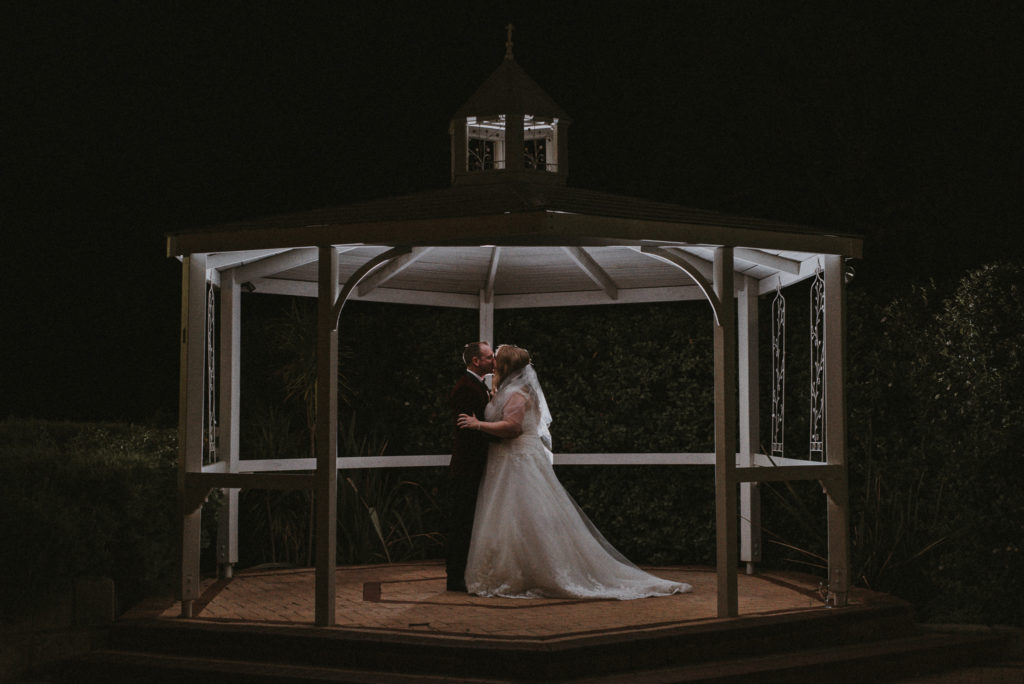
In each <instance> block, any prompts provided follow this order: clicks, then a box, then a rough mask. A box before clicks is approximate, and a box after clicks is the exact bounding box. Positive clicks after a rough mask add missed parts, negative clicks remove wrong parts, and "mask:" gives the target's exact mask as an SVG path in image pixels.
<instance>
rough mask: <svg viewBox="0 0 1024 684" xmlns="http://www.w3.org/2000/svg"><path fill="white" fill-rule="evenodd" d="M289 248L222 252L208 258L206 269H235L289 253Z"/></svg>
mask: <svg viewBox="0 0 1024 684" xmlns="http://www.w3.org/2000/svg"><path fill="white" fill-rule="evenodd" d="M287 251H288V250H287V248H280V247H279V248H277V249H246V250H240V251H237V252H220V253H218V254H210V255H208V256H207V257H206V268H207V269H209V270H218V271H219V270H221V269H226V268H234V267H235V266H239V265H241V264H244V263H247V262H250V261H256V260H258V259H263V258H265V257H268V256H273V255H275V254H281V253H283V252H287Z"/></svg>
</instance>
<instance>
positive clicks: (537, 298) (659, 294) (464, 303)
mask: <svg viewBox="0 0 1024 684" xmlns="http://www.w3.org/2000/svg"><path fill="white" fill-rule="evenodd" d="M252 284H253V286H254V287H255V288H256V290H255V291H256V292H259V293H260V294H277V295H287V296H292V297H315V296H316V284H315V283H308V282H296V281H292V280H277V279H273V278H263V279H260V280H256V281H253V283H252ZM348 299H349V301H363V302H381V303H389V304H418V305H420V306H439V307H447V308H454V309H475V308H477V307H478V306H479V304H480V299H479V294H456V293H445V292H417V291H413V290H398V289H391V288H377V289H376V290H374V291H373V292H371V293H369V294H368V295H367V296H365V297H360V296H359V295H358V294H357V293H355V292H354V293H352V294H351V295H349V297H348ZM701 299H706V297H705V296H704V293H703V292H702V291H701V290H700V288H698V287H697V286H696V285H686V286H681V287H659V288H637V289H632V290H619V298H618V299H616V300H610V299H608V295H606V294H605V293H604V292H601V291H598V290H590V291H584V292H551V293H543V294H526V295H495V296H494V308H495V309H496V310H497V309H530V308H543V307H549V306H600V305H606V304H645V303H651V302H674V301H696V300H701Z"/></svg>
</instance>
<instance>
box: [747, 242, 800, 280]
mask: <svg viewBox="0 0 1024 684" xmlns="http://www.w3.org/2000/svg"><path fill="white" fill-rule="evenodd" d="M735 253H736V258H737V259H740V260H741V261H749V262H750V263H752V264H757V265H758V266H767V267H768V268H771V269H775V270H776V271H782V272H783V273H790V274H793V275H796V274H798V273H800V262H799V261H794V260H793V259H787V258H785V257H781V256H779V255H778V254H771V253H769V252H762V251H761V250H759V249H747V248H745V247H737V248H736V250H735Z"/></svg>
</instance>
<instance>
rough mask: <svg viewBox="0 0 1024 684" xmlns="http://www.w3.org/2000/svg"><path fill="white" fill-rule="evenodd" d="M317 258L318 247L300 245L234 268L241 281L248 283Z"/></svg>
mask: <svg viewBox="0 0 1024 684" xmlns="http://www.w3.org/2000/svg"><path fill="white" fill-rule="evenodd" d="M316 259H317V249H316V247H299V248H297V249H289V250H288V251H287V252H281V253H280V254H275V255H273V256H268V257H265V258H263V259H259V260H257V261H251V262H249V263H246V264H244V265H242V266H239V267H237V268H235V269H234V271H235V272H236V274H237V275H236V277H237V278H238V282H239V283H246V282H249V281H252V280H255V279H256V278H263V277H265V276H269V275H275V274H277V273H282V272H284V271H289V270H291V269H293V268H298V267H299V266H305V265H306V264H311V263H313V262H314V261H316Z"/></svg>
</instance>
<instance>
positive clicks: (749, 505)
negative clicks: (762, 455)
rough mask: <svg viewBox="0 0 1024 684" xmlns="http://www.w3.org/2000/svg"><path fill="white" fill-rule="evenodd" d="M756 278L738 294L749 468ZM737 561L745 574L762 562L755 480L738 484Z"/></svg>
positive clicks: (755, 420)
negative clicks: (740, 563)
mask: <svg viewBox="0 0 1024 684" xmlns="http://www.w3.org/2000/svg"><path fill="white" fill-rule="evenodd" d="M757 287H758V283H757V280H755V279H754V278H749V277H744V278H743V289H742V290H740V292H739V293H738V304H739V306H738V316H737V320H738V328H739V329H738V331H737V333H738V334H737V337H738V340H739V386H740V397H739V399H740V450H739V454H740V456H739V460H740V465H742V466H743V467H746V468H749V467H750V466H752V465H753V464H754V454H756V453H757V452H758V450H759V438H760V434H761V413H760V404H759V400H760V395H761V388H760V383H759V380H758V369H759V366H758V344H757V335H758V312H757ZM739 525H740V560H741V561H743V562H745V563H746V564H747V574H748V575H752V574H754V564H755V563H758V562H760V561H761V490H760V487H759V486H758V483H756V482H741V483H740V520H739Z"/></svg>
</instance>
